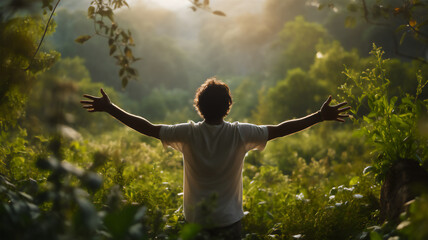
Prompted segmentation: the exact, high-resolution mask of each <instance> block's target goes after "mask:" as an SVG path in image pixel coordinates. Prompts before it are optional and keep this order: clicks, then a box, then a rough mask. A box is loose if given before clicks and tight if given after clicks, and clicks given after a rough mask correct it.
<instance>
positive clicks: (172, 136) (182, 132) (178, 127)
mask: <svg viewBox="0 0 428 240" xmlns="http://www.w3.org/2000/svg"><path fill="white" fill-rule="evenodd" d="M189 135H190V125H189V124H188V123H181V124H175V125H162V126H161V129H160V132H159V137H160V140H161V141H162V145H163V146H164V148H167V147H168V146H170V147H172V148H174V149H176V150H178V151H180V152H183V146H184V144H185V143H186V142H187V141H188V139H189Z"/></svg>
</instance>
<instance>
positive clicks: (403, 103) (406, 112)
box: [341, 45, 428, 180]
mask: <svg viewBox="0 0 428 240" xmlns="http://www.w3.org/2000/svg"><path fill="white" fill-rule="evenodd" d="M371 54H372V55H373V61H374V62H373V66H372V67H371V68H368V69H367V70H365V71H363V72H361V73H360V74H359V73H355V72H352V71H350V70H349V69H348V70H346V71H345V74H346V76H347V78H348V82H347V83H345V84H344V85H342V87H341V89H342V90H343V92H344V95H345V98H346V99H347V100H348V102H349V103H350V105H351V106H353V107H354V109H352V110H351V112H352V113H353V114H354V117H355V118H353V120H354V122H355V123H357V124H359V125H360V126H361V131H360V132H361V133H362V135H364V136H365V137H366V138H367V141H368V142H370V143H371V144H372V146H373V147H374V148H375V152H376V159H374V165H373V167H374V171H375V174H376V175H377V178H378V180H383V178H384V177H385V174H386V173H387V171H388V169H389V167H390V166H391V165H392V164H393V163H394V162H395V161H396V160H398V159H416V160H419V161H420V162H421V164H423V163H424V162H425V161H426V159H427V155H426V151H425V148H426V139H425V138H423V137H422V136H420V135H419V134H418V131H417V123H418V120H419V118H420V117H421V114H422V113H423V112H426V109H427V106H428V102H427V101H426V100H423V99H419V98H418V96H419V95H420V94H421V92H422V89H423V88H424V86H425V85H426V84H427V82H428V81H424V80H423V79H422V76H421V73H416V74H417V81H418V85H417V89H416V94H415V95H412V94H410V93H403V94H402V95H401V96H390V95H389V91H388V88H389V85H390V80H389V79H388V78H387V75H388V73H387V70H386V68H385V64H386V62H387V60H385V59H383V58H382V56H383V51H382V49H381V48H378V47H376V46H375V45H374V47H373V51H372V52H371Z"/></svg>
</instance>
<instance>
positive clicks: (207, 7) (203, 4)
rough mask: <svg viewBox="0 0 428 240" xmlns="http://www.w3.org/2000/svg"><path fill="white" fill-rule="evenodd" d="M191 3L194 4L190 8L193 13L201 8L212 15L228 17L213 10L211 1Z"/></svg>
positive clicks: (191, 0) (196, 0)
mask: <svg viewBox="0 0 428 240" xmlns="http://www.w3.org/2000/svg"><path fill="white" fill-rule="evenodd" d="M190 2H191V3H192V4H193V6H191V7H190V8H191V9H192V10H193V11H196V10H197V9H198V8H199V9H202V10H205V11H208V12H211V13H212V14H215V15H217V16H222V17H225V16H226V14H225V13H224V12H222V11H219V10H212V9H211V7H210V0H204V1H199V0H190Z"/></svg>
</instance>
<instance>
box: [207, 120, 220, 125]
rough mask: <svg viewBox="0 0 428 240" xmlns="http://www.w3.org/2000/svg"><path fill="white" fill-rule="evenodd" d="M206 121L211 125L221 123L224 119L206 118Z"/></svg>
mask: <svg viewBox="0 0 428 240" xmlns="http://www.w3.org/2000/svg"><path fill="white" fill-rule="evenodd" d="M205 122H206V123H208V124H209V125H220V124H222V123H223V119H217V120H208V119H205Z"/></svg>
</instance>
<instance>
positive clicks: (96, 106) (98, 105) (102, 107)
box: [80, 88, 112, 112]
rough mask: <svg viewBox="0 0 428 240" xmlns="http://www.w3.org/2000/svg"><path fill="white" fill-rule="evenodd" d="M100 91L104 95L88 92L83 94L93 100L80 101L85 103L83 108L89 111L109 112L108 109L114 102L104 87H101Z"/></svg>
mask: <svg viewBox="0 0 428 240" xmlns="http://www.w3.org/2000/svg"><path fill="white" fill-rule="evenodd" d="M100 92H101V94H102V97H94V96H91V95H87V94H85V95H83V96H84V97H85V98H88V99H90V100H91V101H89V100H82V101H80V103H82V104H83V108H85V109H87V110H88V112H107V110H108V109H109V108H110V107H111V105H112V103H111V101H110V98H109V97H108V96H107V94H106V93H105V92H104V90H103V89H102V88H101V89H100Z"/></svg>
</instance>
